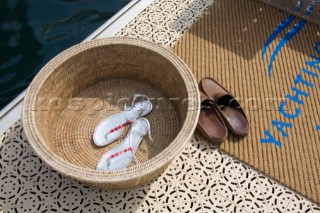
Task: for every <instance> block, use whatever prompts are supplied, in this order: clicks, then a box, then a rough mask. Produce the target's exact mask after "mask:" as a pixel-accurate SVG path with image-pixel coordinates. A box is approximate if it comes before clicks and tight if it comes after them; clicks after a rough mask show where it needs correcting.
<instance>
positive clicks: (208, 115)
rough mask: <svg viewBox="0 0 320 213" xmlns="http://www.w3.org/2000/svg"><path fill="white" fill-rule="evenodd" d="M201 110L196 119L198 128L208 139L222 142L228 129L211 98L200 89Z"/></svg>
mask: <svg viewBox="0 0 320 213" xmlns="http://www.w3.org/2000/svg"><path fill="white" fill-rule="evenodd" d="M200 98H201V111H200V116H199V121H198V129H199V130H200V132H201V133H203V134H204V135H205V136H206V137H207V138H208V139H209V140H211V141H213V142H222V141H223V140H225V139H226V137H227V135H228V130H227V127H226V125H225V124H224V122H223V120H222V118H221V117H220V115H219V113H218V112H217V110H216V107H215V106H214V105H215V103H214V101H213V99H212V98H210V97H208V96H206V95H205V94H204V93H202V92H201V91H200Z"/></svg>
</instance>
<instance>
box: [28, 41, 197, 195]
mask: <svg viewBox="0 0 320 213" xmlns="http://www.w3.org/2000/svg"><path fill="white" fill-rule="evenodd" d="M135 93H143V94H146V95H148V96H149V97H151V98H152V102H153V105H154V110H153V112H151V113H150V115H148V116H147V118H148V119H149V120H150V123H151V128H152V134H153V138H154V141H153V142H149V141H148V140H147V139H145V140H143V141H142V143H141V146H140V149H139V150H138V151H137V158H138V160H139V162H140V163H139V164H138V165H135V164H132V165H131V166H130V167H128V168H127V169H124V170H119V171H112V172H110V171H97V170H95V166H96V163H97V162H98V160H99V159H100V158H101V156H102V155H103V154H104V153H105V152H107V151H108V150H110V149H112V148H113V147H114V146H116V145H118V144H119V143H120V142H121V139H123V137H125V135H126V134H125V133H126V131H128V128H126V129H125V132H124V134H123V136H122V137H121V138H120V139H119V140H117V141H115V142H114V143H112V144H111V145H108V146H106V147H103V148H98V147H96V146H95V145H94V144H93V142H92V133H93V130H94V128H95V126H96V125H97V124H98V123H99V122H100V121H101V120H102V119H104V118H106V117H107V116H110V115H113V114H115V113H117V112H120V111H121V110H123V105H124V103H127V104H128V103H129V100H130V98H131V97H132V96H133V95H134V94H135ZM122 99H124V100H123V101H119V100H122ZM57 100H58V101H57ZM183 100H192V101H183ZM198 114H199V91H198V89H197V84H196V81H195V80H194V78H193V76H192V74H191V72H190V71H189V69H188V68H187V67H186V65H185V64H184V63H183V62H182V61H181V60H180V59H179V58H178V57H176V56H175V55H174V54H173V53H171V52H170V51H169V50H167V49H165V48H162V47H159V46H157V45H155V44H152V43H149V42H145V41H141V40H137V39H128V38H112V39H102V40H95V41H90V42H87V43H83V44H80V45H77V46H74V47H72V48H70V49H68V50H66V51H65V52H63V53H61V54H60V55H58V56H57V57H55V58H54V59H52V60H51V61H50V62H49V63H48V64H47V65H46V66H45V67H44V68H43V69H42V70H41V71H40V72H39V74H38V75H37V76H36V77H35V79H34V80H33V82H32V83H31V85H30V87H29V89H28V91H27V94H26V97H25V102H24V108H23V116H22V118H23V125H24V129H25V132H26V135H27V137H28V139H29V142H30V144H31V146H32V147H33V148H34V150H35V151H36V152H37V154H38V155H39V156H40V157H41V158H42V159H43V160H44V161H45V162H46V163H47V164H48V165H49V166H51V167H53V168H54V169H55V170H57V171H59V172H60V173H62V174H64V175H66V176H71V177H73V178H75V179H77V180H80V181H82V182H85V183H87V185H90V186H94V187H97V188H104V189H121V188H128V187H132V186H136V185H140V184H142V183H145V182H147V181H150V180H152V179H153V178H155V177H156V176H157V175H159V174H160V173H161V172H162V171H163V170H164V169H165V168H166V166H167V165H168V164H169V163H170V162H171V160H172V159H173V158H174V157H175V156H177V155H178V154H179V153H180V151H181V150H182V149H183V147H184V146H185V145H186V143H187V141H188V140H189V139H190V137H191V136H192V133H193V131H194V129H195V127H196V123H197V118H198Z"/></svg>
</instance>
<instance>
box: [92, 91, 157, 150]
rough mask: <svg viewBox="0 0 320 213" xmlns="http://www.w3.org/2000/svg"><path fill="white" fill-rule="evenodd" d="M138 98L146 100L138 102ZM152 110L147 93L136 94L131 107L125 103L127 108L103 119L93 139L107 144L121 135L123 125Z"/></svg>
mask: <svg viewBox="0 0 320 213" xmlns="http://www.w3.org/2000/svg"><path fill="white" fill-rule="evenodd" d="M138 98H145V99H146V100H143V101H140V102H137V103H136V100H137V99H138ZM151 110H152V103H151V102H150V99H149V97H148V96H146V95H142V94H136V95H135V96H134V97H133V100H132V104H131V107H127V106H126V105H125V110H124V111H122V112H120V113H118V114H116V115H113V116H110V117H108V118H106V119H105V120H103V121H101V122H100V123H99V124H98V126H97V127H96V129H95V130H94V133H93V141H94V143H95V144H96V145H97V146H105V145H108V144H110V143H111V142H113V141H115V140H116V139H117V138H119V137H120V135H121V133H122V131H123V127H125V126H127V125H130V124H132V123H133V122H134V121H135V120H136V119H137V118H139V117H140V116H146V115H147V114H149V113H150V112H151Z"/></svg>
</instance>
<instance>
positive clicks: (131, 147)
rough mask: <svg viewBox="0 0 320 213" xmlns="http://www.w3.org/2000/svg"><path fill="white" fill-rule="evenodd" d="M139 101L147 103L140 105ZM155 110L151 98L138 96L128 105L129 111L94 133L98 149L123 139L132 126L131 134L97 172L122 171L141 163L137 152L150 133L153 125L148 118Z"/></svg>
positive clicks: (111, 118) (102, 125)
mask: <svg viewBox="0 0 320 213" xmlns="http://www.w3.org/2000/svg"><path fill="white" fill-rule="evenodd" d="M138 98H144V99H145V100H142V101H139V102H137V99H138ZM151 111H152V103H151V102H150V99H149V97H147V96H146V95H142V94H137V95H135V96H134V97H133V100H132V105H131V107H127V106H126V105H125V110H124V111H122V112H120V113H118V114H116V115H113V116H111V117H108V118H106V119H105V120H103V121H101V122H100V123H99V124H98V126H97V127H96V129H95V131H94V133H93V141H94V143H95V144H96V145H97V146H105V145H108V144H110V143H112V142H113V141H115V140H116V139H118V138H119V137H120V135H121V134H122V132H123V130H124V127H125V126H127V125H131V129H130V130H129V133H128V135H127V136H126V138H125V139H124V140H123V141H122V143H121V144H119V145H118V146H117V147H115V148H114V149H112V150H110V151H108V152H107V153H105V154H104V155H103V156H102V158H101V159H100V161H99V163H98V164H97V167H96V169H97V170H119V169H124V168H126V167H128V166H129V165H130V164H131V162H132V161H133V160H135V162H136V164H138V161H137V159H136V157H135V153H136V151H137V149H138V147H139V145H140V143H141V141H142V139H143V138H144V136H145V135H147V134H148V135H149V139H150V141H152V138H151V134H150V123H149V121H148V120H147V119H146V118H143V116H146V115H147V114H149V113H150V112H151Z"/></svg>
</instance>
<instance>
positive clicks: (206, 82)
mask: <svg viewBox="0 0 320 213" xmlns="http://www.w3.org/2000/svg"><path fill="white" fill-rule="evenodd" d="M199 89H200V90H201V91H202V92H204V93H205V94H206V95H207V96H209V97H210V98H212V99H213V100H214V101H215V104H216V105H217V108H216V109H217V111H218V112H219V114H220V115H221V117H222V119H223V121H224V123H225V124H226V126H227V127H228V129H229V130H230V131H231V132H232V133H233V134H234V135H236V136H239V137H242V136H245V135H247V134H248V132H249V121H248V119H247V117H246V115H245V113H244V111H243V109H242V108H241V106H240V104H239V102H238V101H237V100H236V99H235V98H234V96H233V95H231V94H230V92H229V91H228V90H226V89H225V88H224V87H223V86H221V85H220V84H219V83H218V82H216V81H215V80H214V79H212V78H209V77H206V78H203V79H202V80H201V81H200V83H199Z"/></svg>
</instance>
